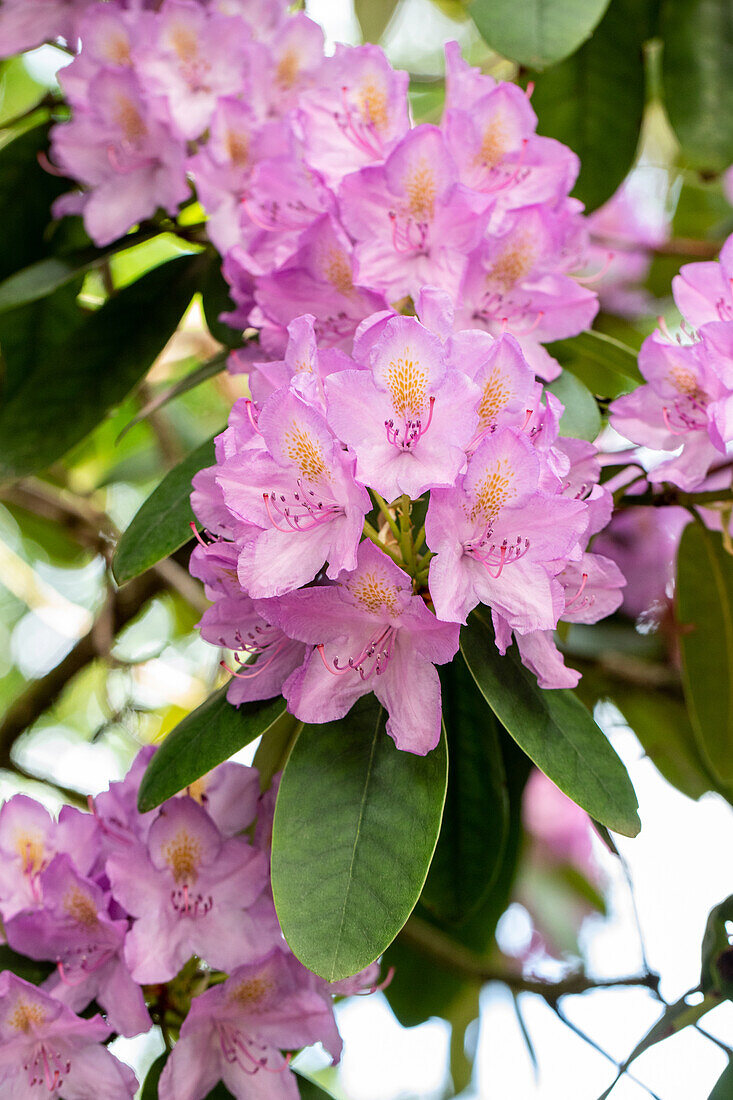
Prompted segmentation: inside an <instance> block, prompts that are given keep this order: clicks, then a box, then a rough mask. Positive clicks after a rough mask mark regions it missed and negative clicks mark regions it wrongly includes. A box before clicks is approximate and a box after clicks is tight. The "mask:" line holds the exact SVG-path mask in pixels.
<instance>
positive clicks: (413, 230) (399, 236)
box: [389, 210, 430, 252]
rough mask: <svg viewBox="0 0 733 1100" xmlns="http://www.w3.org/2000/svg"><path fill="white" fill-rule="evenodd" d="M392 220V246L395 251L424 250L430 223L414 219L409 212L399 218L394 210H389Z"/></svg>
mask: <svg viewBox="0 0 733 1100" xmlns="http://www.w3.org/2000/svg"><path fill="white" fill-rule="evenodd" d="M389 220H390V221H391V222H392V246H393V248H394V250H395V252H425V251H426V249H427V245H428V235H429V231H430V224H429V223H428V222H426V221H416V220H415V218H413V217H411V216H410V215H409V214H408V215H406V216H404V217H402V218H400V216H399V214H398V213H397V211H396V210H390V211H389Z"/></svg>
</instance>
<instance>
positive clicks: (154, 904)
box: [107, 798, 279, 984]
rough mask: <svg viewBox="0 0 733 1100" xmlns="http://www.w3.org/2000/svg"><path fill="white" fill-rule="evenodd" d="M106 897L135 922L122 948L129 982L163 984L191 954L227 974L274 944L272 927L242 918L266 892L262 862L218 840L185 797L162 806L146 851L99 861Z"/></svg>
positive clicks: (241, 844) (241, 845)
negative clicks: (102, 864) (105, 879)
mask: <svg viewBox="0 0 733 1100" xmlns="http://www.w3.org/2000/svg"><path fill="white" fill-rule="evenodd" d="M107 874H108V876H109V879H110V882H111V884H112V891H113V894H114V896H115V897H116V898H117V899H119V901H120V902H121V904H122V905H124V907H125V909H126V910H127V912H128V913H129V914H130V915H131V916H132V917H135V918H137V919H136V920H135V923H134V924H133V926H132V930H131V931H130V932H129V933H128V936H127V939H126V942H125V960H126V962H127V965H128V966H129V967H130V971H131V973H132V976H133V978H134V980H135V981H136V982H140V983H144V984H148V983H154V982H165V981H169V980H170V979H171V978H173V977H175V975H176V974H177V973H178V971H179V970H180V968H181V967H182V966H183V964H184V963H185V962H186V960H187V959H188V958H189V957H190V956H191V955H193V954H195V955H198V956H199V957H201V958H204V959H206V961H207V962H208V963H209V964H210V965H211V966H215V967H219V968H221V969H223V970H230V969H232V968H233V967H235V966H237V965H239V964H240V963H242V962H245V961H246V960H248V959H251V958H253V957H257V955H258V954H261V953H262V951H263V950H268V949H269V947H270V946H271V945H272V943H273V942H277V940H278V939H279V929H278V928H277V921H276V919H275V916H274V910H273V913H272V920H271V922H270V923H269V924H268V923H267V922H266V921H258V922H255V921H254V920H253V918H252V916H251V915H250V914H249V913H248V909H249V907H250V906H251V905H252V904H253V903H254V902H255V901H256V900H257V898H258V897H259V896H260V894H261V893H262V891H263V890H264V889H265V887H266V885H267V863H266V860H265V859H264V857H263V856H262V855H261V853H259V852H256V851H255V850H254V849H253V848H252V847H251V846H250V845H249V844H248V842H247V841H246V840H244V839H243V838H241V837H231V838H229V839H225V838H224V837H223V836H222V835H221V833H220V832H219V830H218V829H217V828H216V826H215V825H214V823H213V821H212V820H211V818H210V817H209V815H208V814H207V813H206V811H205V810H204V809H203V808H202V807H201V806H200V805H198V803H196V802H195V801H194V800H193V799H191V798H174V799H171V800H170V801H169V802H166V803H165V804H164V806H163V807H162V809H161V810H160V812H159V814H158V816H157V818H156V820H155V821H154V823H153V824H152V825H151V827H150V830H149V832H148V837H147V842H146V844H144V845H143V844H142V843H139V842H138V843H134V844H131V845H130V846H129V847H128V849H127V850H126V851H124V852H123V851H119V852H117V853H115V854H113V855H112V856H111V857H110V858H109V859H108V861H107Z"/></svg>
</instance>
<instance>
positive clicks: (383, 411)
mask: <svg viewBox="0 0 733 1100" xmlns="http://www.w3.org/2000/svg"><path fill="white" fill-rule="evenodd" d="M369 358H370V365H371V369H370V370H354V371H342V372H341V373H339V374H334V375H331V376H330V377H329V378H328V379H327V380H326V382H325V388H326V396H327V402H328V406H327V407H328V419H329V423H330V424H331V425H332V427H333V428H334V430H335V431H336V433H337V434H338V436H339V438H340V439H342V440H343V442H344V443H346V444H348V446H349V448H350V449H351V451H352V452H353V453H354V454H355V455H356V476H357V478H358V479H359V480H360V481H362V482H363V483H364V484H368V485H371V486H372V487H373V488H375V489H376V490H377V491H378V492H379V493H381V495H382V496H384V497H385V498H386V499H387V500H393V499H394V498H396V497H398V496H399V495H400V493H407V494H408V495H409V496H410V497H412V498H416V497H418V496H419V495H420V494H421V493H423V492H425V490H426V489H432V488H434V487H436V486H437V487H446V486H450V485H453V484H454V483H455V481H456V478H457V477H458V475H459V473H460V472H461V471H462V469H463V468H464V466H465V461H466V455H465V448H466V446H467V444H468V442H469V440H470V439H471V437H472V435H473V433H474V430H475V428H476V423H477V419H478V418H477V414H476V411H475V409H476V404H477V399H478V396H479V392H478V389H477V387H476V386H474V385H473V384H472V383H471V382H470V381H469V380H468V378H467V377H466V376H465V375H464V374H463V373H462V372H461V371H459V370H457V369H455V368H452V369H451V368H448V366H447V363H446V357H445V352H444V349H443V345H442V343H441V341H440V340H439V339H438V338H437V337H436V336H434V335H432V334H431V333H430V332H428V331H427V329H425V328H423V326H422V325H420V324H419V322H418V321H416V320H414V319H413V318H409V317H394V318H392V319H390V320H389V321H387V323H386V325H385V326H384V329H383V331H382V334H381V336H380V337H379V338H378V339H377V340H376V342H375V343H374V345H373V347H372V349H371V352H370V356H369Z"/></svg>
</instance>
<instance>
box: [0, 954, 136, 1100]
mask: <svg viewBox="0 0 733 1100" xmlns="http://www.w3.org/2000/svg"><path fill="white" fill-rule="evenodd" d="M110 1033H111V1028H109V1027H108V1026H107V1025H106V1024H105V1023H104V1021H103V1020H102V1018H101V1016H93V1017H92V1018H91V1019H90V1020H80V1019H79V1018H78V1017H77V1016H75V1015H74V1013H73V1012H72V1011H71V1010H70V1009H68V1008H67V1007H66V1006H65V1005H62V1004H61V1003H60V1002H59V1001H56V1000H54V999H53V998H51V997H49V996H48V994H47V993H44V992H43V991H42V990H40V989H36V987H35V986H34V985H31V984H30V983H29V982H25V981H23V979H22V978H17V977H16V976H15V974H11V973H10V971H8V970H6V971H4V972H3V973H2V974H0V1085H1V1087H2V1092H3V1096H6V1097H7V1098H8V1100H21V1098H24V1097H27V1096H30V1095H34V1096H35V1095H36V1094H37V1092H38V1091H39V1090H42V1092H43V1091H45V1092H46V1093H47V1094H48V1095H50V1094H52V1093H53V1094H56V1095H59V1093H61V1094H62V1095H63V1096H64V1100H88V1097H90V1096H94V1098H95V1100H125V1098H127V1100H132V1098H133V1097H134V1095H135V1092H136V1090H137V1079H136V1077H135V1074H134V1073H133V1072H132V1070H131V1069H130V1068H129V1067H128V1066H126V1065H124V1064H123V1063H122V1062H118V1060H117V1059H116V1058H115V1057H114V1056H113V1055H112V1054H110V1052H109V1051H108V1050H107V1049H106V1048H105V1047H104V1046H103V1042H104V1040H105V1039H107V1038H108V1036H109V1035H110ZM41 1094H42V1093H41Z"/></svg>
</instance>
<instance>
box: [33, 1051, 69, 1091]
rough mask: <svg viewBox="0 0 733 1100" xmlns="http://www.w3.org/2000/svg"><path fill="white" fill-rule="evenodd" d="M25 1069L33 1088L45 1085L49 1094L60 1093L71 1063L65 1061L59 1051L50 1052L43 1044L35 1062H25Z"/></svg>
mask: <svg viewBox="0 0 733 1100" xmlns="http://www.w3.org/2000/svg"><path fill="white" fill-rule="evenodd" d="M23 1069H24V1070H25V1072H26V1073H27V1074H28V1084H29V1085H30V1086H31V1088H34V1087H35V1086H36V1085H43V1084H45V1086H46V1088H47V1089H48V1091H49V1092H58V1091H59V1089H60V1088H61V1086H62V1085H63V1083H64V1082H63V1078H64V1077H66V1076H68V1073H69V1071H70V1069H71V1062H69V1061H68V1060H67V1061H63V1060H62V1058H61V1055H60V1054H59V1053H58V1051H53V1050H50V1049H49V1048H48V1047H47V1046H46V1044H45V1043H41V1045H40V1046H39V1047H38V1048H37V1053H36V1056H35V1058H34V1059H33V1061H32V1062H24V1063H23Z"/></svg>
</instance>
